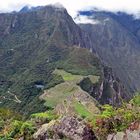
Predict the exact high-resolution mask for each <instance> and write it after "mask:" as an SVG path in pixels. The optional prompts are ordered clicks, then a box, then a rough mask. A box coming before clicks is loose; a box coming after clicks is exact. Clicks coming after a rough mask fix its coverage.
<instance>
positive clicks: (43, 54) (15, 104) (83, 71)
mask: <svg viewBox="0 0 140 140" xmlns="http://www.w3.org/2000/svg"><path fill="white" fill-rule="evenodd" d="M0 19H1V20H0V28H1V30H0V106H2V107H8V108H12V109H15V110H16V111H19V112H22V113H24V114H31V113H34V112H38V111H42V110H46V109H47V108H46V107H45V106H44V101H41V100H40V99H39V97H40V95H41V94H42V93H43V91H44V90H45V89H50V88H52V87H54V86H56V85H58V84H60V83H62V82H64V81H65V80H66V79H65V78H64V79H63V77H62V75H58V74H55V73H53V72H54V70H55V69H63V70H64V71H66V72H69V73H71V74H74V75H82V76H87V75H92V76H94V77H92V76H91V77H86V78H84V79H83V80H82V81H83V82H82V81H81V82H80V84H79V85H80V86H81V89H82V90H85V91H87V92H88V93H90V94H91V95H92V96H93V97H94V98H96V99H97V100H98V101H99V102H100V103H103V104H105V103H110V104H114V105H117V104H119V103H120V102H121V98H123V99H129V98H128V97H129V96H127V94H128V93H127V92H126V91H125V88H123V86H122V84H121V82H119V81H118V82H117V84H114V81H116V78H115V76H114V75H113V74H112V73H107V74H106V71H105V70H104V66H103V65H102V64H101V62H100V61H99V59H98V58H97V56H96V55H95V54H93V53H91V52H90V51H88V50H87V48H91V46H92V45H91V41H90V40H89V37H88V35H87V34H85V33H84V32H83V31H82V30H81V29H80V28H79V26H77V25H76V24H75V23H74V22H73V20H72V18H71V17H70V16H69V15H68V13H67V11H66V9H64V8H57V7H54V6H46V7H40V8H39V9H37V10H33V11H29V12H25V13H22V12H21V13H7V14H0ZM95 76H97V77H98V76H99V81H98V83H94V82H92V81H94V78H95ZM67 78H69V77H67ZM110 78H111V79H110ZM110 81H111V82H110ZM83 83H84V84H83ZM112 84H114V85H113V86H112ZM83 85H86V87H83ZM108 89H109V93H108V92H107V90H108ZM120 89H121V90H120ZM112 91H113V92H112ZM115 98H119V99H118V100H115ZM114 100H115V101H114Z"/></svg>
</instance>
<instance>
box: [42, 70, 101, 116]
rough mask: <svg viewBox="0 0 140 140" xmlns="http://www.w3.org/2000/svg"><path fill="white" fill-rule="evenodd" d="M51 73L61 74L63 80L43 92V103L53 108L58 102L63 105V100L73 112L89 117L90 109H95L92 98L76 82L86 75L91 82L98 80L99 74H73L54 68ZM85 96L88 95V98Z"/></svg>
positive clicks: (90, 114)
mask: <svg viewBox="0 0 140 140" xmlns="http://www.w3.org/2000/svg"><path fill="white" fill-rule="evenodd" d="M53 73H54V74H56V75H60V76H62V78H63V80H64V81H65V82H63V83H61V84H58V85H56V86H55V87H52V88H50V89H48V90H46V91H45V93H44V94H43V99H45V101H46V102H45V105H46V106H49V107H51V108H55V107H56V106H57V105H58V104H59V105H60V104H63V105H64V102H67V103H68V104H69V105H70V106H71V108H72V110H73V112H75V113H76V114H78V115H79V116H81V117H85V118H91V117H92V116H93V115H94V114H93V113H91V112H92V111H91V109H92V110H93V109H94V108H95V110H96V107H95V104H94V102H93V99H92V98H91V97H90V96H89V95H88V93H86V92H85V91H83V90H82V89H81V88H80V87H79V86H78V85H77V84H78V83H79V82H80V81H81V80H83V78H86V77H89V78H90V79H91V82H93V83H96V82H98V80H99V76H94V75H88V76H82V75H73V74H71V73H68V72H66V71H64V70H60V69H56V70H55V71H54V72H53ZM87 96H88V97H90V98H89V99H88V100H87ZM86 102H87V103H86ZM67 107H68V106H67Z"/></svg>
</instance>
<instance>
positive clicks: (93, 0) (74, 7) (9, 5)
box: [0, 0, 140, 17]
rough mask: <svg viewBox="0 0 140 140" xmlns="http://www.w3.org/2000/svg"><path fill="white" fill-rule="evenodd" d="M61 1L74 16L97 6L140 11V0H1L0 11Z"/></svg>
mask: <svg viewBox="0 0 140 140" xmlns="http://www.w3.org/2000/svg"><path fill="white" fill-rule="evenodd" d="M58 2H59V3H61V4H62V5H63V6H64V7H65V8H66V9H67V10H68V12H69V14H70V15H71V16H73V17H74V16H75V15H76V13H77V11H78V10H81V9H88V8H91V7H97V8H99V9H103V10H108V11H125V12H128V13H133V14H138V13H139V12H140V0H1V2H0V12H8V11H13V10H19V9H20V8H22V7H23V6H25V5H31V6H40V5H47V4H55V3H58Z"/></svg>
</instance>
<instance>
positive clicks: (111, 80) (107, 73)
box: [80, 67, 132, 106]
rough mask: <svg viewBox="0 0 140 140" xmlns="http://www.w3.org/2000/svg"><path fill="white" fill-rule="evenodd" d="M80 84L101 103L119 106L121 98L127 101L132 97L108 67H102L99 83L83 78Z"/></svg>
mask: <svg viewBox="0 0 140 140" xmlns="http://www.w3.org/2000/svg"><path fill="white" fill-rule="evenodd" d="M85 83H87V84H88V86H87V85H86V84H85ZM80 86H81V88H82V89H84V90H86V91H88V93H89V94H90V95H91V96H92V97H94V98H95V99H96V100H97V101H99V103H101V104H111V105H115V106H116V105H117V106H119V105H121V103H122V101H123V100H126V101H127V100H129V99H131V97H132V95H131V94H129V92H128V91H127V90H126V89H125V87H124V86H123V84H122V83H121V81H120V80H119V78H116V76H115V75H114V74H113V72H112V69H111V68H109V67H104V68H103V75H102V78H101V79H100V82H99V83H96V84H92V83H91V82H90V81H88V79H85V80H83V81H82V82H81V83H80Z"/></svg>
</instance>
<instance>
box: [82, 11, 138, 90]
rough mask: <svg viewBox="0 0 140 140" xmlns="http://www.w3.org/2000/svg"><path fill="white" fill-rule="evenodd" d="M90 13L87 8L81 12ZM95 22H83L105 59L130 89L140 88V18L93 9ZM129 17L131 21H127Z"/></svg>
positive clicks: (96, 47) (101, 56)
mask: <svg viewBox="0 0 140 140" xmlns="http://www.w3.org/2000/svg"><path fill="white" fill-rule="evenodd" d="M81 15H83V16H86V12H83V13H81ZM90 19H91V20H92V21H93V24H80V27H81V28H82V29H83V30H84V31H86V32H87V33H88V34H89V36H90V37H91V40H92V44H93V48H94V49H95V51H96V52H97V54H98V56H99V57H100V58H101V60H102V62H103V63H105V64H107V65H108V66H110V67H112V69H113V71H114V72H115V73H116V75H117V77H119V78H120V79H121V81H122V82H123V83H124V84H125V86H126V87H127V89H129V91H131V92H133V91H135V90H139V88H140V77H139V69H140V56H139V54H140V47H139V44H140V43H139V37H138V35H136V34H137V33H136V32H137V31H138V29H139V26H138V25H139V23H140V22H139V20H136V19H134V18H133V17H132V16H131V15H127V14H119V13H118V14H113V13H109V12H104V11H101V12H100V11H91V12H90ZM127 21H128V22H127Z"/></svg>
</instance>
